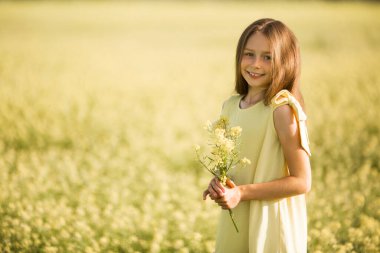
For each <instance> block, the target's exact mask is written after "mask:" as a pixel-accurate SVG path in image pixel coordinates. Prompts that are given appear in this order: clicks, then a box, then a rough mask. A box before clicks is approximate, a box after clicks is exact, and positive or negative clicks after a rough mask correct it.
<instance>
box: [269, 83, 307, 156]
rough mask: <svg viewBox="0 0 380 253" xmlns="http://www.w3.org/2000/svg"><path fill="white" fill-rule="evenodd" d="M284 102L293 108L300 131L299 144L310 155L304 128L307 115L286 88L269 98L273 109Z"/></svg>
mask: <svg viewBox="0 0 380 253" xmlns="http://www.w3.org/2000/svg"><path fill="white" fill-rule="evenodd" d="M286 104H288V105H290V107H291V108H292V109H293V112H294V115H295V116H296V119H297V123H298V128H299V132H300V138H301V146H302V148H303V149H304V150H305V151H306V153H307V154H308V155H309V156H311V152H310V147H309V136H308V134H307V128H306V119H307V116H306V114H305V112H304V111H303V110H302V107H301V105H300V103H299V102H298V101H297V99H296V98H295V97H294V96H293V95H292V94H291V93H290V92H289V91H288V90H281V91H279V92H278V93H277V94H276V95H275V96H274V97H273V98H272V100H271V106H272V108H273V109H276V108H277V107H279V106H281V105H286Z"/></svg>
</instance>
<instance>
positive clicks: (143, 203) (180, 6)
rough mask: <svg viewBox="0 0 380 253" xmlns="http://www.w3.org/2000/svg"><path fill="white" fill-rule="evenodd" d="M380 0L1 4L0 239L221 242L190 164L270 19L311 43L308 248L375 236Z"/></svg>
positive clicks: (379, 175)
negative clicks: (250, 29)
mask: <svg viewBox="0 0 380 253" xmlns="http://www.w3.org/2000/svg"><path fill="white" fill-rule="evenodd" d="M379 15H380V5H379V4H363V3H338V4H334V3H319V2H311V3H301V4H300V3H294V2H291V3H287V4H281V3H268V4H261V3H246V2H240V3H233V2H224V1H223V2H220V3H218V2H161V1H159V2H131V3H128V2H110V3H106V2H48V1H47V2H0V152H1V156H0V252H50V253H53V252H87V253H90V252H110V253H111V252H152V253H153V252H182V253H184V252H212V250H213V246H214V232H215V226H216V219H217V216H218V213H219V208H218V207H217V206H215V205H214V204H213V203H212V202H211V201H206V202H203V201H202V197H201V194H202V191H203V189H204V188H205V187H206V186H207V184H208V181H209V179H210V176H209V174H208V173H207V172H206V171H204V170H202V169H201V168H200V167H199V165H198V164H197V163H196V161H195V155H194V152H193V144H195V143H202V140H203V139H204V138H205V135H204V130H203V128H202V127H203V124H204V122H205V121H206V120H208V119H214V118H217V117H218V115H219V112H220V109H221V105H222V102H223V101H224V100H225V99H226V98H228V96H230V94H232V92H233V82H234V69H233V68H234V53H235V46H236V44H237V40H238V38H239V36H240V34H241V32H242V31H243V29H244V28H245V27H246V26H247V25H248V24H250V23H251V22H252V21H254V20H256V19H258V18H261V17H273V18H276V19H280V20H282V21H283V22H285V23H286V24H287V25H288V26H289V27H291V29H292V30H293V31H294V32H295V34H296V35H297V37H298V39H299V41H300V45H301V55H302V90H303V94H304V98H305V101H306V110H307V114H308V117H309V118H308V128H309V136H310V139H311V149H312V154H313V155H312V160H311V161H312V171H313V185H312V190H311V192H310V193H308V195H307V201H308V217H309V224H308V231H309V234H308V237H309V242H308V251H309V252H315V253H322V252H326V253H329V252H339V253H343V252H363V253H364V252H366V253H368V252H373V253H374V252H378V251H377V250H378V249H379V248H380V197H379V196H380V184H379V181H380V149H379V141H380V138H379V137H380V124H379V118H380V112H379V109H380V74H379V73H380V72H379V68H380V33H379V31H380V19H379V18H378V17H379Z"/></svg>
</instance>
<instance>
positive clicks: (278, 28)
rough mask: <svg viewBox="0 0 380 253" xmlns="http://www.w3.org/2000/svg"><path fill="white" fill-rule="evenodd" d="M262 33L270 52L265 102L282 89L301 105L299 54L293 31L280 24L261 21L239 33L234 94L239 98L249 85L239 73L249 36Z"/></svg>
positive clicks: (265, 19) (245, 92) (267, 19)
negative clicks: (268, 78)
mask: <svg viewBox="0 0 380 253" xmlns="http://www.w3.org/2000/svg"><path fill="white" fill-rule="evenodd" d="M257 32H261V33H262V34H263V35H264V36H265V37H266V38H267V39H268V41H269V44H270V50H271V53H272V81H271V84H270V85H269V86H268V88H267V90H266V91H265V94H264V103H265V104H266V105H268V104H269V103H270V100H271V99H272V98H273V97H274V96H275V95H276V94H277V92H279V91H280V90H282V89H286V90H288V91H290V92H291V93H292V94H293V95H294V96H295V97H296V98H297V99H298V101H299V102H300V103H301V105H302V106H303V99H302V94H301V92H300V90H299V76H300V52H299V46H298V41H297V38H296V37H295V35H294V34H293V32H292V31H291V30H290V29H289V28H288V27H287V26H286V25H284V24H283V23H282V22H281V21H278V20H274V19H270V18H264V19H259V20H257V21H255V22H253V23H252V24H250V25H249V26H248V27H247V28H246V29H245V30H244V32H243V33H242V35H241V36H240V39H239V43H238V45H237V49H236V79H235V82H236V84H235V91H236V92H237V93H239V94H240V95H246V94H247V93H248V87H249V86H248V83H247V81H246V80H245V79H244V78H243V76H242V74H241V60H242V56H243V52H244V48H245V46H246V44H247V41H248V39H249V38H250V36H251V35H253V34H255V33H257Z"/></svg>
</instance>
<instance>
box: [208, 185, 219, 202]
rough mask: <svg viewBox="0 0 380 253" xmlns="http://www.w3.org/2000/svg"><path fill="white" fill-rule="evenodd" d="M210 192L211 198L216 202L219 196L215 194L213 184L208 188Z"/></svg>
mask: <svg viewBox="0 0 380 253" xmlns="http://www.w3.org/2000/svg"><path fill="white" fill-rule="evenodd" d="M208 192H209V194H210V198H211V199H212V200H214V199H215V198H216V197H217V196H218V194H217V193H216V192H215V190H214V188H212V186H211V184H210V185H209V186H208Z"/></svg>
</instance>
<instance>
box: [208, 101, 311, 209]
mask: <svg viewBox="0 0 380 253" xmlns="http://www.w3.org/2000/svg"><path fill="white" fill-rule="evenodd" d="M273 117H274V125H275V129H276V132H277V135H278V137H279V140H280V143H281V146H282V149H283V152H284V156H285V159H286V162H287V164H288V168H289V173H290V175H289V176H286V177H283V178H280V179H276V180H273V181H270V182H265V183H257V184H248V185H240V186H238V187H235V188H232V189H229V188H224V187H223V186H222V185H221V184H220V183H218V182H216V181H217V180H213V181H211V183H210V187H209V189H208V190H209V194H210V195H211V198H212V199H214V200H215V202H217V203H218V204H219V205H220V206H222V208H224V209H230V208H234V207H235V206H236V205H237V204H238V203H239V202H240V201H244V200H271V199H277V198H285V197H290V196H294V195H298V194H303V193H307V192H309V191H310V188H311V168H310V161H309V156H308V155H307V153H306V152H305V151H304V150H303V149H302V147H301V140H300V135H299V129H298V125H297V121H296V119H295V117H294V114H293V111H292V109H291V107H290V106H288V105H284V106H280V107H278V108H277V109H276V110H275V111H274V116H273ZM221 187H223V190H222V189H221ZM220 192H222V193H220Z"/></svg>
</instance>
